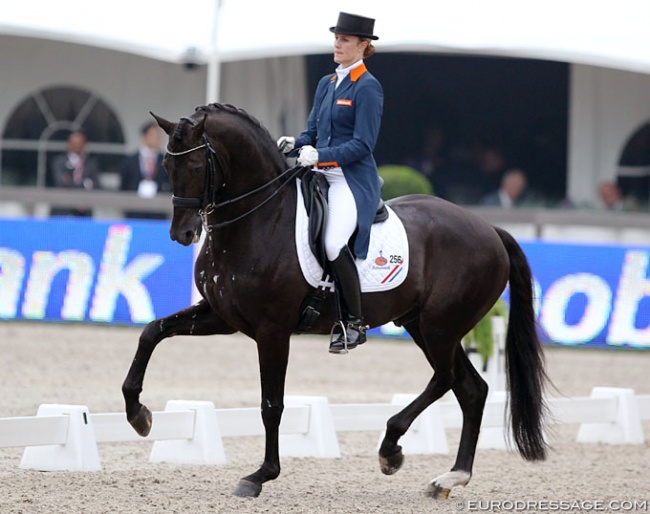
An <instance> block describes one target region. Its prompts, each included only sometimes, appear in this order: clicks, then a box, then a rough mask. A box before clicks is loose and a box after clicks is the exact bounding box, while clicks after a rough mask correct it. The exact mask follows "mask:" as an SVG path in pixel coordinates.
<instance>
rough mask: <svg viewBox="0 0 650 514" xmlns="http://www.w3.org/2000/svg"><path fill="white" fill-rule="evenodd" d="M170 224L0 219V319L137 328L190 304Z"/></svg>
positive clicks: (188, 263) (185, 264)
mask: <svg viewBox="0 0 650 514" xmlns="http://www.w3.org/2000/svg"><path fill="white" fill-rule="evenodd" d="M192 267H193V256H192V249H191V248H185V247H182V246H180V245H179V244H177V243H174V242H172V241H171V240H170V239H169V222H164V221H141V222H140V221H135V220H134V221H129V222H122V221H118V222H101V221H97V220H90V219H82V218H65V219H64V218H57V219H50V220H42V221H39V220H0V319H24V320H46V321H86V322H98V323H126V324H143V323H148V322H149V321H151V320H153V319H156V318H158V317H161V316H165V315H167V314H171V313H172V312H175V311H177V310H179V309H182V308H184V307H187V306H188V305H190V304H191V298H190V297H191V285H190V284H191V283H192Z"/></svg>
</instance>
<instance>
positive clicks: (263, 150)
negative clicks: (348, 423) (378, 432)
mask: <svg viewBox="0 0 650 514" xmlns="http://www.w3.org/2000/svg"><path fill="white" fill-rule="evenodd" d="M154 117H155V118H156V120H157V122H158V124H159V125H160V127H161V128H162V129H163V130H164V131H165V132H166V133H167V134H168V135H169V142H168V146H167V154H166V156H165V167H166V169H167V171H168V173H169V178H170V181H171V185H172V190H173V195H174V196H173V198H172V200H173V204H174V212H173V219H172V222H171V228H170V235H171V238H172V239H173V240H175V241H177V242H178V243H180V244H182V245H185V246H187V245H190V244H191V243H193V242H197V241H198V240H199V236H200V235H201V233H202V231H206V234H205V235H206V237H205V243H204V244H203V247H202V249H201V251H200V254H199V256H198V259H197V262H196V266H195V270H194V278H195V281H196V285H197V287H198V290H199V291H200V293H201V295H202V297H203V298H202V300H201V301H199V302H198V303H196V304H195V305H192V306H191V307H188V308H186V309H183V310H181V311H179V312H177V313H175V314H172V315H170V316H167V317H164V318H161V319H157V320H155V321H153V322H151V323H149V324H148V325H147V326H146V327H145V328H144V330H143V331H142V335H141V336H140V340H139V344H138V349H137V352H136V355H135V358H134V360H133V363H132V365H131V368H130V370H129V372H128V375H127V377H126V379H125V381H124V384H123V386H122V392H123V394H124V399H125V403H126V414H127V418H128V420H129V422H130V423H131V425H132V426H133V427H134V428H135V430H136V431H137V432H138V433H139V434H141V435H143V436H146V435H147V434H148V433H149V431H150V429H151V422H152V416H151V411H150V410H149V409H148V408H147V407H145V406H144V405H143V404H141V403H140V393H141V392H142V385H143V380H144V374H145V370H146V367H147V363H148V362H149V359H150V357H151V355H152V352H153V351H154V349H155V347H156V345H157V344H158V343H159V342H160V341H162V340H163V339H165V338H168V337H171V336H174V335H212V334H232V333H235V332H242V333H244V334H246V335H247V336H249V337H251V338H252V339H254V340H255V341H256V343H257V348H258V356H259V366H260V376H261V392H262V404H261V413H262V420H263V423H264V427H265V430H266V451H265V455H264V462H263V464H262V466H261V467H260V468H259V469H258V470H257V471H255V472H254V473H252V474H251V475H248V476H246V477H244V478H242V479H241V480H240V481H239V483H238V485H237V487H236V488H235V490H234V494H236V495H238V496H258V495H259V494H260V492H261V490H262V484H264V483H265V482H267V481H269V480H273V479H275V478H277V477H278V475H279V474H280V459H279V449H278V440H279V439H278V429H279V425H280V418H281V416H282V411H283V405H284V404H283V397H284V385H285V374H286V369H287V361H288V357H289V340H290V338H291V335H292V333H293V331H294V329H295V327H296V324H297V322H298V318H299V311H300V306H301V303H302V301H303V299H304V298H305V297H306V296H307V295H309V294H310V293H311V292H313V289H312V288H311V286H309V284H308V283H307V282H306V281H305V279H304V278H303V275H302V273H301V270H300V266H299V262H298V257H297V253H296V249H295V244H294V225H295V213H296V201H297V191H296V187H295V181H294V180H293V178H294V176H295V171H294V168H290V169H287V168H288V165H287V162H286V160H285V158H284V157H283V155H282V154H281V153H280V151H278V149H277V147H276V144H275V141H274V140H273V138H272V137H271V135H270V134H269V132H268V131H267V130H266V129H265V128H263V127H262V126H261V124H260V123H259V122H258V121H257V120H256V119H254V118H253V117H252V116H250V115H248V114H247V113H246V112H244V111H242V110H240V109H237V108H235V107H233V106H230V105H221V104H210V105H207V106H203V107H198V108H197V109H196V111H195V112H194V114H193V115H192V116H191V117H187V118H182V119H181V120H180V121H179V122H178V123H173V122H170V121H167V120H165V119H163V118H160V117H157V116H155V115H154ZM389 205H390V206H391V208H392V209H393V210H394V211H395V213H396V214H397V215H398V216H399V218H400V219H401V220H402V221H403V223H404V225H405V228H406V232H407V235H408V239H409V250H410V259H411V260H410V265H409V272H408V277H407V278H406V280H405V281H404V282H403V283H402V284H401V285H400V286H398V287H397V288H395V289H393V290H392V291H388V292H382V293H369V294H364V295H363V312H364V314H365V316H366V321H367V322H368V323H369V324H370V326H372V327H376V326H379V325H383V324H385V323H388V322H390V321H393V322H395V323H396V324H397V325H401V326H404V327H405V328H406V330H407V331H408V332H409V334H410V335H411V336H412V337H413V340H414V341H415V343H416V344H417V345H418V346H419V347H420V348H421V349H422V352H423V353H424V356H425V357H426V359H427V360H428V362H429V364H430V365H431V367H432V368H433V370H434V374H433V377H432V378H431V380H430V382H429V383H428V385H427V386H426V388H425V390H424V391H423V392H422V393H421V394H420V395H419V396H418V397H417V398H416V399H415V400H414V401H413V402H412V403H411V404H410V405H408V406H407V407H405V408H404V409H403V410H402V411H401V412H399V413H398V414H396V415H395V416H393V417H391V418H390V419H389V420H388V422H387V427H386V436H385V438H384V439H383V441H382V443H381V446H380V449H379V463H380V467H381V470H382V472H383V473H385V474H389V475H390V474H393V473H395V472H396V471H398V469H399V468H400V466H401V465H402V462H403V455H402V451H401V447H400V446H399V445H398V441H399V438H400V437H401V436H402V435H404V433H405V432H406V431H407V429H408V428H409V426H410V425H411V423H412V422H413V420H414V419H415V418H416V417H417V416H418V415H419V414H420V413H421V412H422V411H424V409H426V408H427V407H428V406H429V405H431V403H433V402H434V401H436V400H437V399H438V398H440V397H441V396H442V395H443V394H445V393H446V392H447V391H449V389H451V390H452V391H453V392H454V394H455V396H456V398H457V399H458V403H459V404H460V407H461V409H462V412H463V428H462V433H461V439H460V444H459V448H458V454H457V457H456V462H455V464H454V466H453V467H452V469H451V471H449V472H447V473H444V474H442V475H441V476H439V477H437V478H435V479H433V480H432V481H431V482H430V483H429V485H428V487H427V493H428V494H429V495H431V496H432V497H436V498H438V497H442V498H446V497H447V496H448V495H449V492H450V491H451V489H452V488H453V487H454V486H458V485H465V484H467V483H468V482H469V480H470V477H471V473H472V465H473V461H474V454H475V451H476V444H477V440H478V436H479V430H480V426H481V419H482V416H483V408H484V405H485V401H486V396H487V393H488V387H487V384H486V383H485V381H484V380H482V379H481V377H480V376H479V375H478V373H477V372H476V370H475V369H474V368H473V366H472V365H471V364H470V361H469V360H468V358H467V356H466V355H465V352H464V351H463V348H462V347H461V338H462V337H463V336H464V335H465V334H466V333H467V332H468V331H469V330H470V329H471V328H472V327H473V326H474V325H475V324H476V323H477V322H478V321H479V320H480V319H481V318H482V317H483V316H484V315H485V314H486V313H487V312H488V310H489V309H490V308H491V307H492V305H493V304H494V303H495V301H496V300H497V299H498V298H499V296H500V295H501V293H502V292H503V290H504V288H505V287H506V284H507V283H508V281H509V282H510V315H509V323H508V332H507V337H506V362H507V376H508V388H509V406H510V414H509V417H510V419H511V425H512V435H513V437H514V441H515V444H516V447H517V449H518V450H519V452H520V453H521V455H522V456H523V457H524V458H525V459H527V460H541V459H544V458H545V456H546V444H545V442H544V438H543V420H544V409H545V406H544V400H543V389H544V384H545V380H546V375H545V372H544V359H543V352H542V347H541V344H540V342H539V339H538V335H537V332H536V325H535V317H534V312H533V304H532V276H531V271H530V268H529V265H528V262H527V259H526V257H525V255H524V253H523V252H522V250H521V248H520V246H519V245H518V244H517V242H516V241H515V240H514V238H513V237H512V236H511V235H510V234H508V233H507V232H506V231H504V230H502V229H500V228H495V227H493V226H491V225H489V224H488V223H486V222H485V221H483V220H482V219H481V218H479V217H478V216H476V215H474V214H472V213H470V212H469V211H467V210H465V209H463V208H461V207H458V206H456V205H454V204H452V203H449V202H446V201H444V200H441V199H439V198H435V197H432V196H424V195H412V196H405V197H402V198H398V199H395V200H392V201H390V202H389ZM334 312H335V308H334V302H333V301H330V302H329V305H328V306H327V308H326V309H325V311H324V313H323V314H322V315H321V317H320V318H319V320H318V321H317V322H316V324H315V325H314V328H313V333H318V334H327V333H329V332H330V329H331V326H332V323H333V321H334ZM357 351H363V350H357ZM323 352H324V353H327V348H326V346H324V347H323ZM324 358H325V357H324ZM337 358H338V357H337ZM404 373H409V370H407V369H405V370H404Z"/></svg>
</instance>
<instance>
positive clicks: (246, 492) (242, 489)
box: [233, 480, 262, 498]
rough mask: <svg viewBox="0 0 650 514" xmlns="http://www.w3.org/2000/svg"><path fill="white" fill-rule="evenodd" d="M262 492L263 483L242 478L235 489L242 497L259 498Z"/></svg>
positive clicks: (235, 492)
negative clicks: (255, 482)
mask: <svg viewBox="0 0 650 514" xmlns="http://www.w3.org/2000/svg"><path fill="white" fill-rule="evenodd" d="M261 492H262V484H254V483H253V482H249V481H248V480H240V481H239V483H238V484H237V487H235V490H234V491H233V494H234V495H235V496H239V497H240V498H257V497H258V496H259V495H260V493H261Z"/></svg>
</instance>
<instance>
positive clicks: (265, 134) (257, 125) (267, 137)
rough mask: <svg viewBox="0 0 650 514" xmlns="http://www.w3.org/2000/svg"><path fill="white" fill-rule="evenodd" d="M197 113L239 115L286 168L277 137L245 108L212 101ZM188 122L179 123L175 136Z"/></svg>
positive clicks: (282, 166)
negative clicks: (276, 141) (277, 143)
mask: <svg viewBox="0 0 650 514" xmlns="http://www.w3.org/2000/svg"><path fill="white" fill-rule="evenodd" d="M194 112H195V113H205V114H208V115H210V114H213V115H214V114H216V115H218V114H230V115H233V116H235V117H238V118H240V119H242V120H244V121H245V122H247V123H248V125H249V126H250V127H251V128H252V129H253V131H254V132H255V133H256V140H257V141H258V143H259V144H260V145H262V146H264V147H266V149H267V151H268V153H269V154H270V155H272V156H273V157H274V158H277V164H278V165H279V166H280V167H281V168H282V169H284V168H286V160H285V159H284V157H283V156H282V154H281V153H280V152H279V151H278V149H277V146H276V144H275V139H273V136H271V133H270V132H269V131H268V129H267V128H266V127H265V126H264V125H262V123H261V122H260V121H259V120H258V119H257V118H255V117H254V116H252V115H250V114H249V113H248V112H246V111H245V110H244V109H241V108H239V107H235V106H234V105H230V104H220V103H211V104H208V105H202V106H199V107H197V108H196V109H195V110H194ZM185 123H187V122H185V121H182V122H181V123H179V124H178V125H177V127H176V131H175V132H174V137H176V133H177V132H179V131H180V134H182V131H183V127H184V124H185Z"/></svg>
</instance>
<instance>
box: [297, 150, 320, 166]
mask: <svg viewBox="0 0 650 514" xmlns="http://www.w3.org/2000/svg"><path fill="white" fill-rule="evenodd" d="M296 162H297V163H298V164H299V165H300V166H315V165H316V164H318V150H316V148H314V147H313V146H309V145H306V146H303V147H302V148H301V149H300V155H299V156H298V160H297V161H296Z"/></svg>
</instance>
